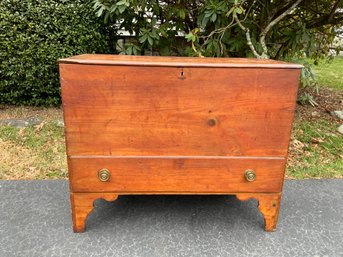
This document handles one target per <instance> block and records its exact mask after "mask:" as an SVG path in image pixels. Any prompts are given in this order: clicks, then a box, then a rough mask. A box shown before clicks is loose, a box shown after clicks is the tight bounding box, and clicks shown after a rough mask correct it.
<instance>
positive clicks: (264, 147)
mask: <svg viewBox="0 0 343 257" xmlns="http://www.w3.org/2000/svg"><path fill="white" fill-rule="evenodd" d="M60 69H61V83H62V98H63V109H64V118H65V124H66V139H67V154H68V155H69V156H72V155H99V156H103V155H104V156H125V155H138V156H143V155H144V156H149V155H156V156H159V155H161V156H170V155H172V156H173V155H190V156H193V155H206V156H281V157H285V156H286V155H287V147H288V142H289V136H290V131H291V122H292V119H293V115H294V109H295V100H296V92H297V86H298V79H299V71H298V70H294V69H283V70H282V72H280V70H277V69H265V70H263V69H262V70H260V69H249V68H246V69H239V68H237V69H224V68H218V69H207V68H176V67H155V68H153V69H152V68H151V67H126V66H123V67H119V66H118V67H115V66H91V65H75V64H61V68H60Z"/></svg>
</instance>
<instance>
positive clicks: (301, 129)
mask: <svg viewBox="0 0 343 257" xmlns="http://www.w3.org/2000/svg"><path fill="white" fill-rule="evenodd" d="M342 146H343V136H342V135H341V134H339V133H338V132H337V126H336V124H334V123H332V122H328V121H325V120H322V121H319V122H318V121H304V120H302V119H300V118H299V119H297V120H296V121H295V123H294V126H293V133H292V140H291V142H290V153H289V159H288V167H287V173H286V174H287V176H288V177H291V178H298V179H302V178H343V168H342V167H343V147H342Z"/></svg>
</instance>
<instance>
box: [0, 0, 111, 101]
mask: <svg viewBox="0 0 343 257" xmlns="http://www.w3.org/2000/svg"><path fill="white" fill-rule="evenodd" d="M100 24H101V22H99V20H98V19H97V18H96V17H95V15H94V11H93V10H92V5H91V4H90V3H89V1H87V0H44V1H41V0H3V1H0V103H8V104H25V105H57V104H59V103H60V87H59V77H58V64H57V60H58V59H59V58H63V57H68V56H71V55H75V54H81V53H95V52H101V53H107V52H108V51H109V46H108V42H109V41H108V37H107V35H106V31H105V29H104V28H103V27H102V25H100Z"/></svg>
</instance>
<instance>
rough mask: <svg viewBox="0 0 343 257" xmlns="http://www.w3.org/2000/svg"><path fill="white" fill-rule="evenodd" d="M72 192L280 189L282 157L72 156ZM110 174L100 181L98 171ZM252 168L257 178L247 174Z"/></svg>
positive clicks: (277, 190) (217, 191)
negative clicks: (103, 170) (106, 171)
mask: <svg viewBox="0 0 343 257" xmlns="http://www.w3.org/2000/svg"><path fill="white" fill-rule="evenodd" d="M68 162H69V172H70V173H69V174H70V183H71V191H73V192H119V193H120V192H122V193H149V192H150V193H155V194H158V193H229V192H280V191H281V189H282V184H283V177H284V169H285V160H284V159H283V158H244V157H242V158H230V157H225V158H210V157H209V158H191V157H183V158H180V157H169V158H161V157H149V158H138V157H108V158H106V157H103V158H68ZM102 169H106V170H108V171H109V172H110V178H109V180H108V181H101V180H100V179H99V177H98V172H99V170H102ZM247 170H253V171H254V172H255V174H256V179H255V180H254V181H250V182H249V181H247V179H246V178H245V172H246V171H247Z"/></svg>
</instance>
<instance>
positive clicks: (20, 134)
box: [0, 107, 67, 179]
mask: <svg viewBox="0 0 343 257" xmlns="http://www.w3.org/2000/svg"><path fill="white" fill-rule="evenodd" d="M1 114H2V115H0V117H1V116H2V118H3V117H4V116H5V115H4V112H3V113H1ZM37 114H39V117H42V118H43V119H44V122H43V123H41V124H40V125H38V126H31V127H26V128H21V129H19V128H13V127H9V126H1V127H0V146H1V147H0V179H49V178H65V177H67V164H66V157H65V144H64V132H63V131H64V129H63V128H62V127H60V126H58V124H57V120H59V119H61V110H60V109H56V108H45V109H44V108H24V107H10V108H6V117H5V118H8V117H27V116H33V115H37Z"/></svg>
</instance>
